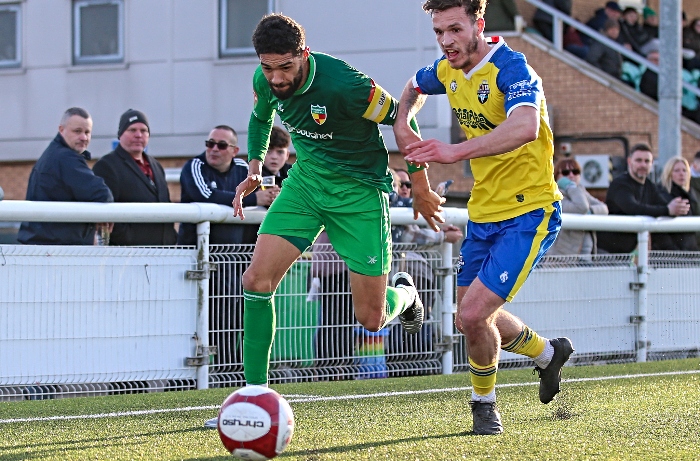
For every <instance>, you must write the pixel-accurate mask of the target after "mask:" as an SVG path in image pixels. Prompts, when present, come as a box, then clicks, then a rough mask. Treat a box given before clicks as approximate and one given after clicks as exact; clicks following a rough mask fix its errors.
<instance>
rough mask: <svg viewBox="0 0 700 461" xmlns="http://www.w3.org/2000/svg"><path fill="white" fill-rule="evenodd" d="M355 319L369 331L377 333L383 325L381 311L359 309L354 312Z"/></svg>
mask: <svg viewBox="0 0 700 461" xmlns="http://www.w3.org/2000/svg"><path fill="white" fill-rule="evenodd" d="M355 317H356V318H357V321H358V322H360V324H361V325H362V326H363V327H365V328H366V329H367V330H369V331H379V330H381V329H382V326H383V325H384V315H383V312H382V311H381V310H364V309H359V310H356V311H355Z"/></svg>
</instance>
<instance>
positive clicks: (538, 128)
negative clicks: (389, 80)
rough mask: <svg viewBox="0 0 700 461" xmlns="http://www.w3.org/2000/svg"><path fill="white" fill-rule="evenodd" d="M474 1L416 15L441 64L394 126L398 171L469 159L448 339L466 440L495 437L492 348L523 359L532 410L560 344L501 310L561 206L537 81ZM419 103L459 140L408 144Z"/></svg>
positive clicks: (562, 359) (498, 427)
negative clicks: (464, 352) (467, 424)
mask: <svg viewBox="0 0 700 461" xmlns="http://www.w3.org/2000/svg"><path fill="white" fill-rule="evenodd" d="M485 8H486V0H428V1H426V2H425V3H424V4H423V9H424V10H425V11H426V12H428V13H429V14H430V15H431V17H432V22H433V30H434V32H435V35H436V37H437V41H438V43H439V45H440V47H441V48H442V51H443V53H444V56H442V57H441V58H440V59H438V60H437V61H435V63H433V64H432V65H430V66H427V67H424V68H422V69H420V70H419V71H418V72H417V73H416V74H415V76H414V77H413V78H412V79H411V80H410V81H409V82H408V84H407V85H406V87H405V89H404V91H403V93H402V95H401V99H400V101H399V115H398V116H397V120H396V123H395V124H394V134H395V135H396V140H397V143H398V145H399V148H400V149H401V152H402V153H403V154H404V156H405V158H406V160H407V161H410V162H416V163H420V164H422V163H426V162H437V163H454V162H457V161H460V160H470V162H471V167H472V171H473V173H474V188H473V190H472V194H471V198H470V199H469V204H468V208H469V223H468V226H467V236H466V238H465V240H464V243H463V244H462V248H461V251H460V260H459V268H458V274H457V297H458V303H459V305H458V312H457V317H456V324H457V328H458V329H459V330H460V331H461V332H462V333H463V334H464V335H465V337H466V339H467V347H468V351H469V368H470V372H471V381H472V386H473V391H472V398H471V402H470V403H471V409H472V416H473V423H474V426H473V430H474V432H475V433H476V434H484V435H487V434H499V433H501V432H503V425H502V424H501V417H500V414H499V412H498V409H497V408H496V392H495V386H496V371H497V368H498V357H499V349H500V348H502V349H504V350H506V351H509V352H513V353H516V354H522V355H525V356H527V357H531V358H532V359H533V360H534V361H535V366H536V370H538V371H539V374H540V391H539V395H540V400H541V401H542V402H543V403H549V402H550V401H551V400H552V399H553V398H554V396H555V395H556V394H557V393H558V392H559V383H560V380H561V368H562V367H563V365H564V364H565V363H566V361H567V360H568V359H569V356H570V355H571V353H572V352H573V346H572V344H571V341H570V340H569V339H568V338H555V339H551V340H548V339H546V338H544V337H541V336H539V335H538V334H537V333H536V332H535V331H534V330H531V329H530V328H528V327H527V326H526V325H525V324H524V323H523V322H522V321H521V320H520V319H518V318H517V317H515V316H514V315H512V314H510V313H509V312H507V311H505V310H504V309H503V304H504V302H505V301H510V300H512V299H513V297H514V296H515V294H516V293H517V292H518V290H519V289H520V287H521V286H522V284H523V283H524V282H525V280H526V279H527V277H528V275H529V273H530V271H531V270H532V269H533V268H534V267H535V265H536V264H537V262H538V261H539V259H540V258H541V257H542V256H543V255H544V253H545V252H546V251H547V249H548V248H549V247H550V246H551V245H552V243H553V242H554V239H555V238H556V235H557V233H558V232H559V229H560V227H561V206H560V200H561V198H562V196H561V193H560V192H559V190H558V188H557V185H556V183H555V182H554V175H553V169H554V166H553V156H554V146H553V142H552V132H551V130H550V128H549V124H548V121H547V119H548V117H547V105H546V103H545V98H544V93H543V91H542V82H541V80H540V77H539V76H538V75H537V74H536V73H535V71H534V70H533V69H532V68H531V67H530V66H528V65H527V62H526V60H525V57H524V56H523V55H522V54H521V53H517V52H515V51H513V50H511V49H510V48H509V47H508V46H507V45H506V44H505V42H504V41H503V38H502V37H495V38H493V39H492V38H486V37H484V34H483V31H484V19H483V17H484V10H485ZM429 94H446V95H447V97H448V99H449V101H450V105H451V107H452V110H453V112H454V114H455V115H456V116H457V119H458V120H459V123H460V126H461V127H462V130H463V131H464V133H465V134H466V136H467V141H465V142H462V143H460V144H456V145H449V144H444V143H442V142H439V141H437V140H434V139H433V140H425V141H422V140H420V137H419V135H418V134H417V133H415V132H414V131H413V130H412V129H411V127H410V126H409V123H408V122H409V120H411V119H412V118H413V116H414V115H415V114H416V113H417V112H418V110H420V108H421V106H422V104H423V103H424V101H425V98H426V97H427V95H429Z"/></svg>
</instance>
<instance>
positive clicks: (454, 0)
mask: <svg viewBox="0 0 700 461" xmlns="http://www.w3.org/2000/svg"><path fill="white" fill-rule="evenodd" d="M460 7H461V8H464V12H465V13H467V16H469V17H471V18H473V19H474V20H476V19H477V18H483V17H484V13H485V12H486V0H427V1H426V2H425V3H423V9H424V10H425V11H426V13H428V14H430V15H431V16H432V15H433V13H435V12H436V11H445V10H449V9H450V8H460Z"/></svg>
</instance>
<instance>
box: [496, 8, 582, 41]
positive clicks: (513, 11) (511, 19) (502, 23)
mask: <svg viewBox="0 0 700 461" xmlns="http://www.w3.org/2000/svg"><path fill="white" fill-rule="evenodd" d="M566 1H570V0H566ZM519 16H520V13H519V12H518V6H517V5H516V4H515V0H489V3H488V5H487V6H486V13H484V20H485V21H486V26H485V27H484V33H487V34H488V33H491V32H501V31H508V30H516V24H515V22H516V19H515V18H516V17H519ZM521 19H522V18H521Z"/></svg>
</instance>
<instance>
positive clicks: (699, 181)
mask: <svg viewBox="0 0 700 461" xmlns="http://www.w3.org/2000/svg"><path fill="white" fill-rule="evenodd" d="M690 189H691V191H692V192H691V193H692V194H694V195H695V198H696V201H697V202H698V203H700V151H698V152H696V153H695V158H694V159H693V163H692V164H691V165H690ZM693 215H695V216H698V215H700V209H696V210H693ZM695 237H696V239H697V241H698V245H699V246H700V231H698V232H696V233H695Z"/></svg>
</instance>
